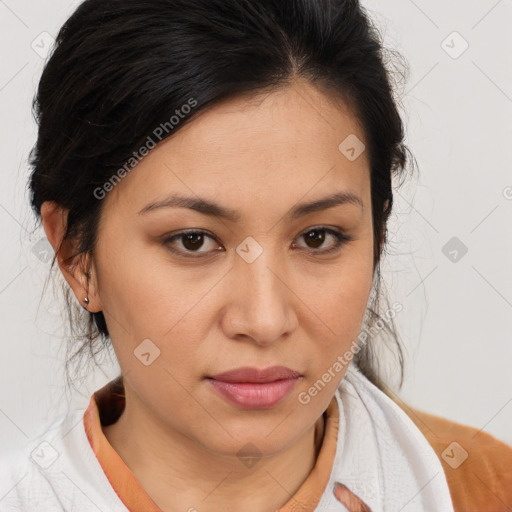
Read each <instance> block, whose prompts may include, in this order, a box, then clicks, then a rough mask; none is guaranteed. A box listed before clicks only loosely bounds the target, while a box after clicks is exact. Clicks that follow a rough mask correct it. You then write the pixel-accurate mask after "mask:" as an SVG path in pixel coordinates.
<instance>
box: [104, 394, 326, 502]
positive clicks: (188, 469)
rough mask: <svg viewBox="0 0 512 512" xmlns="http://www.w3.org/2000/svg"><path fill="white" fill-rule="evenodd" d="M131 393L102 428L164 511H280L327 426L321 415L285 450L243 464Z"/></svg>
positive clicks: (298, 483) (299, 482)
mask: <svg viewBox="0 0 512 512" xmlns="http://www.w3.org/2000/svg"><path fill="white" fill-rule="evenodd" d="M129 398H130V397H129V396H128V397H127V400H126V407H125V409H124V411H123V413H122V414H121V416H120V417H119V419H118V420H117V421H116V422H115V423H114V424H112V425H109V426H107V427H103V432H104V434H105V436H106V438H107V440H108V442H109V443H110V445H111V446H112V447H113V448H114V450H115V451H116V452H117V453H118V455H119V456H120V457H121V459H122V460H123V461H124V463H125V464H126V466H127V467H128V468H129V469H130V471H131V472H132V473H133V474H134V476H135V478H136V479H137V481H138V482H139V483H140V485H141V486H142V488H143V489H144V491H145V492H146V493H147V494H148V495H149V496H150V498H151V499H152V500H153V501H154V502H155V504H156V505H157V506H158V507H159V508H160V509H162V510H191V511H193V510H195V509H197V510H201V512H221V511H222V512H230V511H231V510H233V511H235V510H237V511H238V510H241V509H243V510H244V512H261V511H262V510H277V509H279V508H281V507H282V506H283V505H284V504H285V503H287V502H288V501H289V500H290V498H291V497H292V496H293V495H294V494H295V493H296V492H297V490H298V489H299V487H300V486H301V485H302V483H303V482H304V481H305V480H306V478H307V477H308V475H309V474H310V472H311V470H312V469H313V467H314V465H315V462H316V459H317V456H318V453H319V450H320V447H321V444H322V440H323V435H324V430H325V421H324V416H323V415H322V416H320V418H319V419H318V420H317V422H316V423H315V424H314V425H313V426H312V427H311V428H310V429H308V430H307V431H306V432H305V433H304V434H303V435H302V436H301V437H300V438H299V439H298V440H297V441H296V442H295V443H293V444H292V445H290V446H289V447H287V448H286V449H284V450H282V451H281V452H279V453H277V454H274V455H272V456H267V457H262V458H259V459H253V460H250V459H246V460H245V464H242V463H241V460H240V459H239V458H238V457H237V456H226V455H223V454H219V453H216V452H212V451H210V450H209V449H208V448H206V447H205V446H203V445H200V444H198V443H197V441H195V440H193V439H191V438H189V437H187V436H185V435H183V434H182V433H180V432H176V431H174V430H172V431H170V430H169V429H168V428H164V426H163V425H160V424H159V423H158V420H155V418H152V417H151V414H150V413H148V411H144V413H143V414H137V413H136V412H135V413H134V412H133V408H131V404H132V402H131V400H130V399H129ZM134 432H135V433H136V435H134V434H133V433H134Z"/></svg>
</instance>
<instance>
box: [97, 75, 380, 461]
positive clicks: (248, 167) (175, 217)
mask: <svg viewBox="0 0 512 512" xmlns="http://www.w3.org/2000/svg"><path fill="white" fill-rule="evenodd" d="M354 136H355V137H357V138H358V139H359V140H360V141H363V140H364V135H363V133H362V131H361V129H360V127H359V126H358V124H357V123H356V120H355V118H354V117H353V116H352V115H351V114H350V113H349V111H348V110H346V109H344V108H342V105H341V104H335V103H332V102H331V100H329V99H328V98H327V97H326V96H323V95H322V94H321V93H320V92H318V91H317V90H316V89H314V88H313V87H312V86H310V85H308V84H306V83H302V82H301V83H297V84H295V85H294V86H293V87H290V88H287V89H282V90H280V91H279V92H274V93H271V94H269V95H265V96H260V97H258V98H257V99H254V98H253V99H252V100H251V102H250V103H248V99H247V98H246V99H237V100H229V101H226V102H224V103H222V104H220V105H216V106H215V107H214V108H212V109H211V110H209V111H206V112H204V113H203V114H202V115H201V116H199V117H198V118H197V119H195V120H194V121H193V122H191V123H190V124H189V125H187V126H185V127H183V129H181V130H180V131H179V132H177V133H176V134H175V135H173V136H172V137H171V138H169V139H166V140H164V141H163V142H161V143H160V144H159V145H158V146H156V148H155V149H154V150H153V151H152V152H151V153H149V155H148V156H147V157H145V158H144V159H143V160H142V161H141V162H140V163H139V164H138V165H137V166H136V167H135V168H134V169H133V170H132V171H131V172H130V173H128V174H127V175H126V176H125V177H124V178H123V179H122V180H121V181H120V183H118V184H117V185H116V186H115V187H114V189H113V190H111V191H110V192H109V193H108V194H107V196H106V198H105V199H103V200H104V201H105V204H104V210H103V212H102V218H101V223H100V228H99V232H98V240H97V248H96V250H95V254H94V275H95V289H96V292H95V295H94V297H95V299H94V301H95V302H91V309H93V310H94V307H93V306H94V304H96V305H97V309H101V310H102V311H103V313H104V315H105V319H106V322H107V325H108V329H109V332H110V336H111V339H112V343H113V346H114V349H115V352H116V354H117V357H118V360H119V364H120V366H121V369H122V373H123V374H124V382H125V387H126V388H127V397H128V393H129V396H130V397H132V401H131V403H128V402H127V408H128V407H131V409H132V410H131V412H130V414H132V415H135V414H139V415H144V417H145V418H146V419H148V418H150V421H151V422H152V423H153V424H155V425H158V426H159V428H162V429H163V430H165V431H167V432H175V433H179V434H182V435H184V436H186V438H188V439H189V440H192V441H193V442H195V443H198V445H201V446H203V447H205V448H207V449H209V450H211V451H213V452H216V453H219V454H224V455H235V454H237V453H239V452H240V450H244V449H245V450H246V451H247V455H250V453H248V452H250V451H254V453H258V454H262V455H271V454H273V453H277V452H279V451H281V450H283V449H285V448H286V447H287V446H290V445H291V444H292V443H293V442H294V441H296V440H297V439H299V437H300V436H302V435H303V434H304V433H305V432H306V431H307V430H308V429H310V428H311V427H312V426H313V425H314V424H315V422H316V421H317V420H318V418H319V417H320V416H321V415H322V413H323V411H324V410H325V409H326V408H327V406H328V405H329V402H330V400H331V398H332V396H333V394H334V392H335V389H336V387H337V386H338V384H339V382H340V381H341V379H342V377H343V375H344V373H345V371H346V368H347V365H346V364H344V365H343V368H342V369H340V368H339V363H338V365H336V364H335V363H336V361H340V356H341V357H343V354H344V353H345V352H346V351H347V350H349V349H350V347H351V345H352V344H353V342H354V340H356V339H357V336H358V334H359V332H360V328H361V324H362V320H363V316H364V313H365V309H366V305H367V300H368V296H369V293H370V291H371V285H372V278H373V260H372V256H373V245H372V244H373V236H372V211H371V196H370V171H369V163H368V160H367V154H366V152H364V151H363V152H362V153H361V154H360V155H359V156H358V157H357V158H355V159H354V156H357V152H359V151H360V148H359V147H356V148H355V151H356V153H355V154H353V152H351V150H350V146H351V144H350V143H351V142H352V143H353V141H354V140H356V139H355V138H354ZM347 137H351V138H350V139H348V141H347V142H345V143H344V145H342V147H341V149H340V148H339V146H340V144H341V143H342V142H343V141H344V140H345V139H346V138H347ZM347 148H348V149H347ZM333 194H352V195H353V196H355V198H358V200H353V201H346V202H341V203H339V204H336V205H335V206H333V205H331V207H329V208H313V207H312V208H309V209H301V205H304V204H308V203H312V202H315V201H320V200H323V199H325V198H328V197H331V196H332V195H333ZM171 196H175V197H177V196H180V197H183V198H187V199H186V201H187V202H190V204H191V203H192V202H196V203H197V204H200V201H205V202H208V203H211V204H215V205H217V206H216V207H215V208H213V207H210V208H208V209H206V208H203V209H202V211H199V208H197V209H194V208H190V207H186V206H181V207H180V206H177V205H176V204H175V205H174V206H172V205H168V206H165V204H160V206H158V205H156V204H157V203H165V201H166V200H168V199H169V198H170V197H171ZM358 201H360V204H359V202H358ZM184 202H185V200H183V203H184ZM183 203H182V204H183ZM151 205H152V206H151ZM220 211H229V212H231V215H232V218H231V217H227V216H226V217H222V216H219V215H217V213H218V212H220ZM294 212H295V213H294ZM235 217H236V218H235ZM314 228H316V230H315V229H314ZM184 230H192V231H200V232H201V233H202V235H201V233H199V234H196V235H195V236H189V237H186V236H184V235H182V236H181V237H180V236H179V234H180V233H182V232H183V231H184ZM329 230H332V231H333V232H340V233H342V234H344V235H345V236H347V237H350V240H349V241H346V242H343V241H342V242H341V245H338V243H339V242H338V241H337V238H336V236H335V235H333V234H332V233H331V231H329ZM275 365H282V366H285V367H288V368H289V369H291V370H294V371H296V372H298V374H299V375H300V377H299V378H298V379H295V380H293V381H288V383H290V385H289V386H288V388H290V389H289V392H288V394H286V395H284V396H281V395H279V393H278V392H276V391H275V389H273V390H272V389H271V388H279V389H281V390H282V389H284V388H286V386H280V385H276V384H274V385H269V384H266V385H262V384H252V385H247V384H246V385H245V388H248V387H251V389H252V390H251V389H249V390H247V389H245V391H244V386H243V385H231V386H229V385H222V384H218V385H217V386H218V387H222V386H223V388H224V389H225V388H228V389H230V390H231V393H232V396H231V398H228V397H226V396H225V395H224V394H223V393H221V392H220V391H219V389H218V387H217V386H214V385H212V379H210V378H209V377H212V376H214V375H216V374H220V373H223V372H227V371H229V370H233V369H237V368H240V367H253V368H257V369H266V368H268V367H272V366H275ZM326 372H328V373H329V375H328V376H327V377H326V376H325V374H326ZM239 380H240V379H239ZM319 380H320V381H321V384H320V385H319V384H318V381H319ZM217 382H219V381H217ZM315 383H316V392H315V391H313V392H312V393H310V392H309V391H308V390H309V389H310V388H311V387H314V385H315ZM257 386H262V387H260V388H257ZM258 389H260V390H263V391H260V392H259V393H258ZM319 389H320V390H319ZM276 393H277V394H276Z"/></svg>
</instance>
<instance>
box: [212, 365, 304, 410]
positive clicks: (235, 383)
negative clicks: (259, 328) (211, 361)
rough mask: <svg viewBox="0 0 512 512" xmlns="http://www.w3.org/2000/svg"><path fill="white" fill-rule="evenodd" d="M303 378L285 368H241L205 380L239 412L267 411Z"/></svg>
mask: <svg viewBox="0 0 512 512" xmlns="http://www.w3.org/2000/svg"><path fill="white" fill-rule="evenodd" d="M300 378H302V375H301V374H300V373H299V372H297V371H294V370H291V369H290V368H287V367H285V366H272V367H270V368H266V369H261V370H260V369H258V368H250V367H243V368H237V369H235V370H231V371H228V372H224V373H219V374H217V375H213V376H211V377H207V381H208V382H209V383H210V384H211V386H212V388H213V389H214V390H215V391H216V392H217V393H219V394H220V396H222V397H223V398H224V399H226V400H227V401H228V402H229V403H231V404H233V405H236V406H238V407H240V408H242V409H269V408H271V407H274V406H275V405H277V404H278V403H279V402H281V401H282V400H283V399H284V398H285V397H286V396H288V395H289V394H290V393H291V391H292V390H293V388H294V387H295V385H296V384H297V382H298V380H299V379H300Z"/></svg>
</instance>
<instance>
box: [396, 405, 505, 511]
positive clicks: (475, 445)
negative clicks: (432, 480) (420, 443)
mask: <svg viewBox="0 0 512 512" xmlns="http://www.w3.org/2000/svg"><path fill="white" fill-rule="evenodd" d="M391 398H392V399H393V400H394V401H395V402H396V403H397V404H398V405H399V406H400V407H401V409H402V410H403V411H404V412H405V413H406V414H407V415H408V416H409V418H410V419H411V420H412V421H413V422H414V424H415V425H416V426H417V427H418V429H419V430H420V431H421V432H422V434H423V435H424V436H425V438H426V439H427V441H428V442H429V443H430V445H431V446H432V448H433V449H434V451H435V453H436V454H437V456H438V457H439V459H440V461H441V464H442V466H443V469H444V472H445V475H446V480H447V482H448V487H449V489H450V494H451V497H452V501H453V506H454V510H455V512H459V511H461V512H462V511H464V512H467V511H470V510H475V511H476V510H478V511H479V512H501V511H503V512H509V511H510V510H511V509H512V446H509V445H508V444H507V443H505V442H503V441H500V440H499V439H496V438H495V437H493V436H492V435H490V434H488V433H487V432H484V431H482V430H479V429H477V428H475V427H472V426H469V425H463V424H461V423H457V422H455V421H451V420H448V419H446V418H442V417H440V416H436V415H434V414H430V413H428V412H425V411H421V410H419V409H416V408H413V407H410V406H408V405H407V404H406V403H405V402H403V401H402V400H400V399H398V398H396V397H394V396H393V397H391Z"/></svg>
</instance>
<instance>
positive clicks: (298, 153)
mask: <svg viewBox="0 0 512 512" xmlns="http://www.w3.org/2000/svg"><path fill="white" fill-rule="evenodd" d="M350 137H356V139H355V140H358V141H360V142H361V145H362V144H365V140H364V139H365V138H364V133H363V131H362V129H361V126H360V124H359V121H358V119H357V118H356V117H355V116H354V115H353V113H352V112H351V110H350V108H349V106H348V105H346V104H344V103H343V102H341V101H340V100H338V99H334V98H332V97H329V96H326V95H324V93H322V92H320V91H319V90H317V89H316V88H315V87H313V86H311V85H309V84H307V83H304V82H302V83H298V84H294V85H293V86H289V87H286V88H283V89H280V90H277V91H273V92H270V93H264V94H259V95H257V96H254V95H244V96H239V97H237V98H231V99H228V100H225V101H223V102H221V103H218V104H215V105H214V106H212V107H210V108H208V109H206V110H204V111H202V112H201V114H200V115H199V116H198V117H196V118H195V119H193V120H192V121H191V122H190V123H189V124H186V125H184V126H183V128H181V129H180V130H179V131H177V132H176V133H175V134H173V135H171V136H170V137H168V138H167V139H165V140H163V141H162V142H161V143H159V144H158V145H157V146H156V148H155V149H153V150H152V151H151V152H150V153H149V154H148V155H147V156H146V157H144V158H143V159H142V160H141V161H140V163H139V164H138V165H137V166H136V167H135V168H134V169H133V170H132V171H131V172H130V173H129V174H127V175H126V177H124V178H123V179H122V180H121V182H120V183H119V184H118V185H117V186H116V187H115V189H114V194H112V192H111V193H110V195H111V196H117V199H114V197H110V198H108V197H107V199H109V202H117V201H120V202H122V203H123V204H124V205H125V206H131V207H133V208H135V207H137V206H140V207H143V206H144V203H145V202H147V201H151V200H154V199H155V198H159V197H163V196H165V195H166V194H168V193H170V192H182V193H187V195H197V196H200V197H203V198H204V197H210V198H213V197H217V198H222V202H223V203H224V204H228V203H229V204H230V206H232V207H236V206H237V205H239V206H242V205H243V204H244V203H247V199H249V198H250V199H251V201H255V200H256V201H258V200H261V201H262V204H263V203H265V202H268V203H269V204H270V203H272V204H275V203H276V202H277V203H278V204H279V203H280V202H281V203H282V202H286V203H288V202H289V201H290V200H292V198H295V201H297V200H298V199H299V198H301V197H302V196H305V195H306V194H307V195H308V197H304V199H313V198H314V197H317V196H320V195H322V196H323V195H325V194H326V193H332V192H334V191H335V190H334V187H335V188H336V191H339V190H346V191H350V192H353V193H356V194H358V195H360V196H361V197H363V196H365V195H366V196H367V195H368V194H369V183H370V181H369V167H368V159H367V152H366V151H363V152H362V153H361V154H360V156H359V157H357V158H356V159H354V160H350V159H349V158H347V156H346V154H345V153H343V151H341V150H340V144H342V143H343V141H345V140H347V138H349V140H352V139H350Z"/></svg>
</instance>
